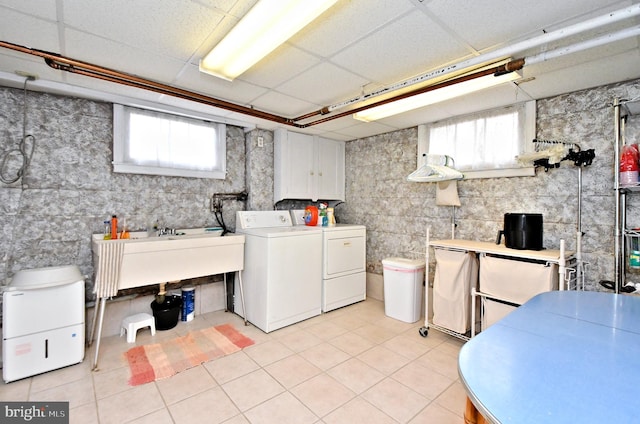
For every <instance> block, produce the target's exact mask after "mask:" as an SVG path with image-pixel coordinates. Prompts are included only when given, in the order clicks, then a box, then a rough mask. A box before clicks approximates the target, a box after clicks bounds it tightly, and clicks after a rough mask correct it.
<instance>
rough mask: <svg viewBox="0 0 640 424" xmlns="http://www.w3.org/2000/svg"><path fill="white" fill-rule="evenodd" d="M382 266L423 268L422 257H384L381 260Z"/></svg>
mask: <svg viewBox="0 0 640 424" xmlns="http://www.w3.org/2000/svg"><path fill="white" fill-rule="evenodd" d="M382 266H383V267H385V266H389V267H396V268H402V269H421V268H424V260H423V259H407V258H386V259H383V260H382Z"/></svg>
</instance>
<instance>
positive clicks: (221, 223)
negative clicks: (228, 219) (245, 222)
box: [213, 211, 229, 236]
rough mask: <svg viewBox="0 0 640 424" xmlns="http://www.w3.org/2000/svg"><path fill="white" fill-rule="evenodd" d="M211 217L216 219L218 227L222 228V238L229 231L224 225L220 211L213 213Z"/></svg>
mask: <svg viewBox="0 0 640 424" xmlns="http://www.w3.org/2000/svg"><path fill="white" fill-rule="evenodd" d="M213 215H214V216H215V217H216V221H218V225H219V226H220V227H221V228H222V235H223V236H224V235H225V234H227V233H228V232H229V229H228V228H227V226H226V225H225V223H224V217H223V216H222V211H216V212H214V213H213Z"/></svg>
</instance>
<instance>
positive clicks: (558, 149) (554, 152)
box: [516, 144, 570, 165]
mask: <svg viewBox="0 0 640 424" xmlns="http://www.w3.org/2000/svg"><path fill="white" fill-rule="evenodd" d="M569 147H570V146H567V145H564V144H556V145H553V146H551V147H549V148H547V149H544V150H541V151H539V152H533V153H525V154H522V155H518V156H517V157H516V158H517V159H518V162H519V163H520V164H523V165H529V164H531V163H532V162H533V161H536V160H538V159H549V164H551V165H553V164H556V163H560V162H561V161H562V159H564V158H565V157H566V156H567V155H568V154H569Z"/></svg>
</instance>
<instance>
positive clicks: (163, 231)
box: [157, 227, 176, 237]
mask: <svg viewBox="0 0 640 424" xmlns="http://www.w3.org/2000/svg"><path fill="white" fill-rule="evenodd" d="M157 232H158V237H162V236H172V235H175V233H176V229H175V228H169V227H165V228H158V230H157Z"/></svg>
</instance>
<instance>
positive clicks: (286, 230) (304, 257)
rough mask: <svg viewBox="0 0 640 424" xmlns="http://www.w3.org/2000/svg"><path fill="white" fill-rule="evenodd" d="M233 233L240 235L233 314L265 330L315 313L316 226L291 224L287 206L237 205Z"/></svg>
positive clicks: (318, 297) (318, 274)
mask: <svg viewBox="0 0 640 424" xmlns="http://www.w3.org/2000/svg"><path fill="white" fill-rule="evenodd" d="M236 233H237V234H243V235H244V236H245V245H244V270H243V272H242V283H243V291H244V300H245V304H244V307H245V308H246V311H245V310H243V307H242V305H241V304H240V302H235V304H234V311H235V312H236V313H237V314H238V315H240V316H242V317H245V318H246V319H247V320H248V321H249V322H251V323H252V324H253V325H255V326H256V327H258V328H260V329H261V330H262V331H264V332H265V333H268V332H270V331H273V330H277V329H279V328H282V327H285V326H287V325H291V324H294V323H296V322H300V321H303V320H305V319H307V318H311V317H314V316H316V315H320V313H321V302H322V228H320V227H300V226H293V224H292V221H291V215H290V214H289V211H238V212H237V213H236ZM235 289H236V291H235V292H236V293H238V292H239V287H237V286H236V288H235ZM245 314H246V315H245Z"/></svg>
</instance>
